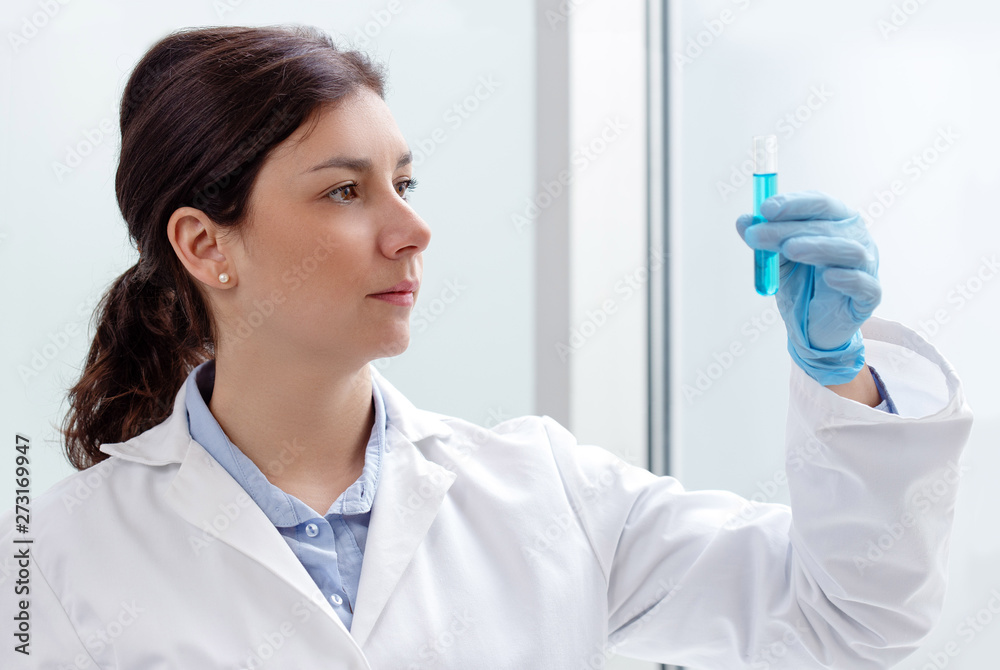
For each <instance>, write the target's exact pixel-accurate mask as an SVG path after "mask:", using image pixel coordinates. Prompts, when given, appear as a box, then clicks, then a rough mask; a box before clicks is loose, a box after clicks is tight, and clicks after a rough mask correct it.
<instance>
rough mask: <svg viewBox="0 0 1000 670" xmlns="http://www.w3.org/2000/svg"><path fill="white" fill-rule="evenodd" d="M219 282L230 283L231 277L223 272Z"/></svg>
mask: <svg viewBox="0 0 1000 670" xmlns="http://www.w3.org/2000/svg"><path fill="white" fill-rule="evenodd" d="M219 281H220V282H222V283H223V284H225V283H226V282H227V281H229V275H227V274H226V273H225V272H223V273H222V274H220V275H219Z"/></svg>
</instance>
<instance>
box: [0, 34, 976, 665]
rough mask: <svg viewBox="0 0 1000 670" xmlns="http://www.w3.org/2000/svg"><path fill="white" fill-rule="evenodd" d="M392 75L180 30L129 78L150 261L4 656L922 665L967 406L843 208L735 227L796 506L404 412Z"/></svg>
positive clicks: (398, 146)
mask: <svg viewBox="0 0 1000 670" xmlns="http://www.w3.org/2000/svg"><path fill="white" fill-rule="evenodd" d="M383 84H384V72H383V71H382V70H380V68H379V67H377V66H376V65H374V64H373V63H371V62H370V61H369V60H368V59H367V58H366V57H365V56H364V55H363V54H360V53H356V52H350V51H341V50H338V49H337V48H336V47H335V46H334V45H333V44H332V42H331V41H330V40H329V38H328V37H327V36H325V35H323V34H321V33H319V32H317V31H313V30H310V29H306V28H299V29H285V28H238V27H228V28H209V29H199V30H187V31H180V32H177V33H175V34H172V35H170V36H168V37H166V38H165V39H163V40H162V41H161V42H159V43H158V44H156V45H155V46H153V47H152V49H150V51H149V52H148V53H147V54H146V55H145V57H144V58H143V59H142V61H141V62H140V63H139V64H138V66H137V67H136V69H135V71H134V72H133V74H132V76H131V78H130V80H129V82H128V85H127V87H126V89H125V92H124V96H123V100H122V106H121V132H122V148H121V157H120V164H119V169H118V174H117V179H116V191H117V196H118V202H119V205H120V208H121V211H122V214H123V216H124V219H125V221H126V222H127V224H128V226H129V232H130V235H131V237H132V238H133V239H134V241H135V242H136V244H137V246H138V247H139V248H140V252H141V256H140V260H139V262H138V263H137V264H136V265H135V266H134V267H132V268H130V269H129V270H128V271H126V272H125V274H123V275H122V276H121V277H120V278H119V279H118V280H117V281H116V282H115V283H114V285H113V286H112V287H111V289H110V290H109V292H108V293H107V295H106V296H105V298H104V300H103V301H102V304H101V305H100V308H99V309H100V315H99V326H98V329H97V332H96V336H95V339H94V342H93V345H92V347H91V350H90V353H89V355H88V358H87V363H86V369H85V370H84V372H83V375H82V377H81V379H80V381H79V383H77V384H76V385H75V386H74V387H73V389H71V392H70V400H71V405H72V408H71V412H70V414H69V416H68V417H67V422H66V428H65V434H66V435H65V436H66V448H67V453H68V456H69V458H70V459H71V461H72V462H73V464H74V465H75V466H76V467H77V468H78V469H80V470H81V472H79V473H77V474H76V475H73V476H71V477H68V478H67V479H65V480H64V481H63V482H61V483H59V484H57V485H56V486H55V487H53V489H51V490H50V491H48V492H47V493H46V494H44V495H42V496H40V497H39V498H38V499H37V500H35V501H34V502H33V508H32V509H33V520H32V529H33V532H34V535H35V537H34V543H33V544H32V545H31V547H30V558H25V559H24V562H23V565H24V566H25V568H24V569H25V570H26V571H27V573H28V577H27V580H28V581H27V582H25V584H26V586H25V588H26V589H28V593H27V595H23V594H22V595H20V596H16V595H14V589H12V588H10V587H9V584H8V586H7V587H5V588H4V589H3V596H2V598H3V600H2V602H3V609H4V615H3V617H2V621H3V623H2V628H0V633H2V634H0V638H2V639H3V640H5V643H4V650H3V655H2V656H0V659H2V661H3V663H2V666H3V667H4V668H22V667H23V668H88V667H97V668H123V669H124V668H127V669H133V668H141V669H143V670H147V669H150V670H151V669H154V668H247V669H249V668H264V667H267V668H394V669H395V668H420V667H426V668H432V667H434V668H533V667H539V668H542V667H544V668H597V667H602V666H603V665H604V663H605V659H606V654H607V653H608V652H610V651H614V652H616V653H618V654H622V655H626V656H634V657H637V658H646V659H653V660H658V661H662V662H668V663H678V664H685V665H693V666H697V667H704V668H737V667H756V668H760V667H770V668H779V667H780V668H797V669H801V668H813V667H816V668H876V667H887V666H888V665H890V664H892V663H895V662H898V661H899V660H901V659H902V658H904V657H905V656H906V655H908V654H909V653H911V652H912V651H913V650H914V649H915V648H916V647H917V645H918V644H919V641H920V639H921V638H922V637H923V636H924V635H925V634H926V633H927V631H928V630H929V629H930V627H931V626H932V625H933V623H934V621H935V619H936V617H937V615H938V613H939V610H940V607H941V602H942V598H943V592H944V586H945V574H946V573H945V567H946V559H947V543H948V538H949V533H950V522H951V513H952V506H953V503H954V499H955V493H956V491H955V486H954V482H955V481H957V475H956V474H955V468H956V467H957V466H954V463H955V462H956V461H957V459H958V456H959V455H960V453H961V450H962V448H963V446H964V444H965V441H966V438H967V436H968V432H969V429H970V426H971V413H970V411H969V409H968V407H967V405H966V404H965V401H964V396H963V393H962V390H961V386H960V383H959V380H958V377H957V376H956V375H955V373H954V371H953V370H952V368H951V366H950V365H949V364H948V363H947V361H946V360H945V359H944V358H943V357H942V356H941V355H940V354H939V353H938V352H937V351H936V350H935V349H934V348H933V347H931V346H930V345H929V344H927V343H926V342H925V341H923V340H922V339H921V338H919V337H917V336H916V335H915V334H914V333H913V332H912V331H910V330H907V329H905V328H903V327H902V326H900V325H899V324H894V323H891V322H886V321H881V320H878V319H875V318H872V319H870V320H869V318H868V317H869V316H870V314H871V312H872V310H873V309H874V308H875V306H876V305H877V304H878V302H879V298H880V288H879V284H878V280H877V277H876V274H877V272H876V271H877V251H876V249H875V247H874V244H873V242H872V241H871V239H870V237H868V235H867V232H866V231H865V228H864V224H863V223H862V222H861V221H860V219H859V217H857V216H856V215H855V214H854V213H853V212H850V211H849V210H847V208H846V207H845V206H844V205H843V204H842V203H840V202H839V201H836V200H834V199H832V198H829V197H827V196H824V195H822V194H819V193H815V192H807V193H801V194H790V195H784V196H779V197H776V198H774V199H772V200H770V201H768V203H767V209H766V211H765V215H766V216H767V218H768V219H769V222H768V223H764V224H759V225H756V226H754V227H753V228H748V223H749V220H748V219H747V218H746V217H741V219H740V220H739V221H738V222H737V228H738V230H739V232H740V233H741V235H743V236H744V239H745V240H746V241H747V243H748V244H750V245H751V246H753V247H754V248H765V249H770V250H772V251H780V252H781V253H782V256H783V260H782V263H783V265H782V267H783V275H784V276H783V278H782V284H783V286H782V290H781V292H780V293H779V295H778V304H779V307H780V308H781V312H782V316H783V317H784V319H785V322H786V327H787V329H788V333H789V351H790V353H791V355H792V357H793V359H794V360H795V362H796V364H797V365H796V366H793V378H792V400H791V407H790V410H789V425H788V434H787V441H788V454H789V460H788V466H789V467H788V483H789V488H790V492H791V495H792V507H791V508H789V507H786V506H784V505H778V504H751V503H749V502H748V501H746V500H743V499H742V498H740V497H739V496H737V495H735V494H732V493H728V492H723V491H693V492H687V491H685V490H684V489H683V488H682V487H681V486H680V484H679V483H678V482H677V481H676V480H674V479H672V478H669V477H655V476H653V475H652V474H650V473H649V472H646V471H644V470H642V469H640V468H635V467H632V466H628V465H626V464H625V463H623V462H622V461H620V460H619V459H617V458H615V457H614V456H612V455H611V454H610V453H609V452H607V451H605V450H603V449H600V448H598V447H595V446H588V445H579V444H577V443H576V440H575V439H574V438H573V436H572V435H571V434H570V433H569V432H568V431H566V429H565V428H563V427H562V426H560V425H559V424H558V423H557V422H555V421H554V420H553V419H551V418H550V417H533V416H525V417H520V418H518V419H512V420H510V421H505V422H504V423H502V424H500V425H498V426H496V427H494V428H493V429H492V430H486V429H483V428H480V427H478V426H475V425H473V424H471V423H469V422H467V421H463V420H461V419H457V418H453V417H447V416H443V415H439V414H435V413H432V412H428V411H423V410H418V409H417V408H415V407H414V406H413V405H412V404H411V403H410V402H409V401H408V400H407V399H406V398H405V397H404V396H403V395H401V394H400V392H399V391H398V390H396V389H395V388H394V387H393V386H392V385H391V384H390V383H389V382H388V381H387V380H386V379H385V378H384V377H382V376H381V375H380V374H379V373H378V372H377V371H376V370H375V369H374V368H373V367H372V366H371V365H370V361H372V360H374V359H377V358H381V357H386V356H393V355H397V354H399V353H401V352H403V351H404V350H405V349H406V347H407V344H408V341H409V325H408V321H409V316H410V309H411V307H412V305H413V303H414V301H415V299H416V297H417V295H418V293H419V283H420V279H421V273H422V257H421V252H422V251H423V250H424V248H426V246H427V244H428V242H429V238H430V230H429V228H428V227H427V225H426V223H425V222H424V221H423V220H422V219H421V218H420V217H419V216H418V215H417V214H416V212H414V210H413V209H412V208H411V207H410V205H409V204H408V202H407V192H408V191H409V190H410V189H411V188H413V186H414V183H415V182H414V180H413V176H412V163H411V160H410V153H409V151H408V148H407V146H406V143H405V141H404V140H403V137H402V135H401V133H400V132H399V129H398V128H397V127H396V124H395V122H394V121H393V119H392V116H391V114H390V113H389V110H388V108H387V107H386V105H385V103H384V100H383ZM866 321H867V323H865V322H866ZM862 323H865V326H864V329H865V338H866V339H865V340H864V341H863V340H862V336H861V333H860V332H859V328H860V327H861V325H862ZM866 344H867V347H866V346H865V345H866ZM866 359H867V360H870V361H873V362H875V363H876V364H877V366H878V368H879V370H880V372H881V376H882V377H884V378H885V384H884V385H882V383H881V378H880V377H879V375H876V374H875V372H874V368H870V367H869V366H868V365H867V362H866ZM880 387H881V390H880ZM889 391H891V393H892V397H891V401H894V403H895V404H894V405H893V404H892V402H891V401H890V398H889V396H888V392H889ZM897 407H898V410H897ZM897 411H898V414H899V415H898V416H897V415H896V412H897ZM939 480H940V481H944V482H947V483H948V485H947V486H945V488H944V490H943V491H939V488H940V487H938V486H937V483H938V481H939ZM927 486H931V487H932V490H933V491H934V501H933V504H930V505H928V506H926V507H923V506H921V505H919V503H918V501H917V500H916V498H915V496H917V495H919V494H920V493H921V491H923V490H924V487H927ZM792 510H794V520H793V513H792ZM4 523H5V525H4V526H3V528H4V529H5V530H6V529H10V528H12V526H13V518H12V517H11V516H10V515H8V516H7V517H5V519H4ZM7 532H8V534H7V536H6V541H7V542H8V543H10V542H12V540H13V539H14V537H13V533H12V532H10V531H7ZM887 533H888V537H890V544H889V545H887V544H886V543H885V542H884V541H883V538H884V537H886V536H887ZM6 546H8V547H14V546H17V547H18V550H19V551H20V550H21V549H20V547H21V545H13V544H7V545H6ZM870 547H874V548H875V551H876V552H877V553H875V552H873V551H872V550H871V549H870ZM23 551H28V550H23ZM21 576H22V577H23V576H24V575H23V574H22V575H21ZM24 598H30V604H29V605H25V606H24V607H21V599H24ZM21 610H26V611H27V612H28V613H29V614H30V622H29V623H28V625H27V626H25V625H24V624H25V621H24V618H23V617H21V618H15V616H14V615H8V613H9V612H19V611H21ZM12 639H13V640H15V642H14V643H11V640H12ZM24 652H30V655H26V654H25V653H24Z"/></svg>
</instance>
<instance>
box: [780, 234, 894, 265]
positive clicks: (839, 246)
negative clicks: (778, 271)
mask: <svg viewBox="0 0 1000 670" xmlns="http://www.w3.org/2000/svg"><path fill="white" fill-rule="evenodd" d="M779 251H780V253H781V255H782V256H784V257H785V258H787V259H788V260H791V261H795V262H797V263H806V264H807V265H815V266H817V267H840V268H854V269H858V270H863V269H865V268H867V267H868V265H869V264H870V263H872V262H873V260H874V259H872V258H870V257H869V255H868V251H867V250H866V249H865V247H864V245H862V244H859V243H858V242H855V241H854V240H845V239H844V238H842V237H819V236H815V235H811V236H805V237H793V238H791V239H789V240H787V241H786V242H785V243H784V244H782V245H781V248H780V250H779Z"/></svg>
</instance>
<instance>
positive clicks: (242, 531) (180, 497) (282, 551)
mask: <svg viewBox="0 0 1000 670" xmlns="http://www.w3.org/2000/svg"><path fill="white" fill-rule="evenodd" d="M166 498H167V500H168V501H169V502H170V504H171V505H172V506H173V507H174V509H176V510H177V513H178V514H179V515H180V516H181V517H182V518H183V519H184V520H186V521H187V522H188V523H190V524H192V525H193V526H194V527H195V528H197V529H198V531H199V532H196V533H193V534H192V538H193V539H192V542H193V543H196V542H201V543H205V544H210V543H211V542H212V541H215V540H218V541H221V542H224V543H226V544H228V545H229V546H231V547H233V548H234V549H236V550H237V551H239V552H240V553H242V554H245V555H246V556H248V557H249V558H251V559H253V560H255V561H257V562H258V563H260V564H261V565H263V566H264V567H266V568H267V569H269V570H270V571H271V572H273V573H275V574H276V575H278V576H279V577H281V578H282V579H283V580H284V581H285V582H287V583H288V584H289V585H290V586H291V587H292V588H294V589H295V590H297V591H298V592H299V593H301V594H302V595H303V596H304V597H306V598H308V599H309V600H310V601H311V602H313V603H315V604H316V605H317V606H318V608H319V610H320V611H321V612H323V614H324V615H325V616H327V617H328V618H329V619H330V621H331V623H332V624H334V625H336V626H339V627H340V629H341V630H342V631H343V632H344V633H345V634H346V633H347V629H346V628H345V627H344V625H343V622H342V621H341V620H340V617H338V616H337V613H336V612H334V611H333V608H332V607H331V606H330V605H329V603H327V602H326V598H324V596H323V593H322V591H320V590H319V587H317V586H316V583H315V582H314V581H313V579H312V577H310V576H309V573H308V572H307V571H306V569H305V567H303V565H302V563H301V562H300V561H299V559H298V558H297V557H296V556H295V554H294V553H293V552H292V550H291V548H290V547H289V546H288V543H287V542H285V540H284V538H282V537H281V534H280V533H278V531H277V529H275V527H274V525H273V524H272V523H271V521H270V520H269V519H268V518H267V515H265V514H264V512H263V511H262V510H261V509H260V508H259V507H258V506H257V505H256V504H255V503H254V502H253V500H251V499H250V496H249V495H247V493H246V492H245V491H244V490H243V488H242V487H241V486H240V485H239V484H238V483H237V482H236V480H234V479H233V478H232V477H231V476H230V475H229V473H228V472H226V471H225V469H224V468H223V467H222V466H221V465H219V463H218V462H216V460H215V459H214V458H212V456H211V454H209V453H208V452H207V451H206V450H205V448H204V447H202V446H201V445H200V444H198V443H197V442H195V441H194V440H190V444H189V446H188V450H187V454H186V455H185V456H184V460H183V461H182V462H181V467H180V470H178V472H177V476H176V477H174V479H173V481H172V482H171V483H170V486H169V488H168V489H167V492H166ZM198 546H199V547H201V546H202V545H200V544H199V545H198Z"/></svg>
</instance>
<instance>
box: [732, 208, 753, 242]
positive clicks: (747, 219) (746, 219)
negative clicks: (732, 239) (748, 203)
mask: <svg viewBox="0 0 1000 670" xmlns="http://www.w3.org/2000/svg"><path fill="white" fill-rule="evenodd" d="M751 225H753V215H752V214H741V215H740V217H739V218H738V219H736V232H738V233H739V234H740V237H741V238H743V241H744V242H746V241H747V238H746V232H747V228H749V227H750V226H751Z"/></svg>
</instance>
